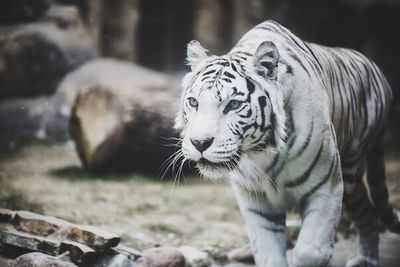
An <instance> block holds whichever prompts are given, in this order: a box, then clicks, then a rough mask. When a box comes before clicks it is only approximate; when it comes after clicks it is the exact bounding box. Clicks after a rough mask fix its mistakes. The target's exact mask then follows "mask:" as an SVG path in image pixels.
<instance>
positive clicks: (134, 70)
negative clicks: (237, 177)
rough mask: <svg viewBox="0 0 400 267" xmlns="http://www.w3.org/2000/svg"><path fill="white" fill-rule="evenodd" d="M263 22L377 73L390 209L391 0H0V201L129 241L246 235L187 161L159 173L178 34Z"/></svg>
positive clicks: (220, 48) (209, 42)
mask: <svg viewBox="0 0 400 267" xmlns="http://www.w3.org/2000/svg"><path fill="white" fill-rule="evenodd" d="M266 19H273V20H276V21H277V22H279V23H281V24H282V25H284V26H286V27H287V28H289V29H291V30H292V31H293V32H294V33H295V34H297V35H298V36H300V37H301V38H303V39H304V40H307V41H310V42H316V43H320V44H324V45H328V46H341V47H350V48H354V49H356V50H358V51H361V52H362V53H364V54H366V55H367V56H368V57H370V58H372V59H373V60H374V61H375V62H376V63H377V64H378V65H379V66H380V67H381V68H382V69H383V71H384V73H385V75H386V77H387V78H388V80H389V83H390V84H391V86H392V89H393V92H394V96H395V99H394V103H393V106H392V109H391V113H390V120H389V125H388V126H389V127H388V128H389V130H388V132H387V136H386V139H385V140H386V143H385V145H386V147H387V148H388V149H387V157H386V158H387V160H386V161H387V164H386V166H387V170H388V180H389V188H390V191H391V201H392V202H393V203H394V204H395V205H396V206H397V207H400V195H399V188H400V182H399V179H400V141H399V138H400V135H399V133H400V130H399V128H398V127H399V119H400V75H399V69H400V49H399V48H400V38H399V34H400V1H397V0H326V1H320V0H168V1H167V0H13V1H0V207H4V208H10V209H27V210H32V211H36V212H40V213H45V214H49V215H54V216H58V217H61V218H65V219H68V220H70V221H74V222H79V223H86V224H93V225H97V226H101V227H104V228H106V229H109V230H111V231H114V232H116V233H118V234H121V235H122V237H123V239H124V240H126V242H128V244H131V245H132V246H134V247H135V248H139V249H142V248H146V247H151V246H154V245H156V244H163V245H165V244H172V245H177V244H192V245H196V246H201V247H208V246H216V247H221V248H224V249H230V248H234V247H238V246H240V245H242V244H246V243H247V239H246V233H245V229H244V226H243V221H242V219H241V218H240V214H239V212H238V209H237V207H236V203H235V200H234V197H233V195H232V193H231V191H230V189H229V188H228V187H227V186H226V185H224V184H215V183H213V184H211V183H208V182H207V181H203V180H201V179H199V178H194V179H193V178H191V177H192V176H194V173H193V172H191V171H190V170H186V169H188V168H187V167H184V169H185V170H183V172H184V173H186V174H185V175H176V173H177V172H178V173H179V172H180V167H181V166H180V161H178V162H177V164H176V167H175V169H173V168H172V167H171V168H169V169H168V166H169V164H170V162H171V159H170V160H168V157H169V156H170V155H172V154H173V153H174V152H176V149H177V148H176V144H177V139H176V138H177V137H178V136H177V133H176V132H175V131H174V130H173V128H172V126H173V118H174V114H175V111H176V104H177V99H178V96H179V91H180V86H179V84H180V80H181V78H182V76H183V75H184V73H185V71H187V69H186V67H185V63H184V62H185V53H186V45H187V43H188V42H189V41H190V40H192V39H197V40H199V41H200V42H201V43H202V45H203V46H204V47H206V48H207V49H209V50H210V51H211V52H212V53H214V54H218V55H220V54H224V53H226V52H228V51H229V49H230V48H231V47H232V46H234V44H235V43H236V41H237V40H238V39H239V38H240V37H241V35H243V34H244V33H245V32H246V31H248V30H249V29H250V28H252V27H253V26H255V25H256V24H258V23H260V22H262V21H264V20H266ZM177 176H179V177H180V178H179V179H178V178H177ZM161 177H165V178H164V179H160V178H161ZM185 177H186V178H185ZM293 218H294V220H296V218H297V217H296V216H295V215H293ZM204 222H207V223H206V225H204ZM349 229H351V226H348V227H347V228H346V230H345V231H343V236H344V237H346V238H347V237H349V235H348V232H349V231H348V230H349ZM350 232H351V231H350Z"/></svg>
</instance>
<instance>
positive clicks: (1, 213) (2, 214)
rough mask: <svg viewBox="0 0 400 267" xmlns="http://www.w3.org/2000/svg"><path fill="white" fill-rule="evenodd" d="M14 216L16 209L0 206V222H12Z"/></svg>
mask: <svg viewBox="0 0 400 267" xmlns="http://www.w3.org/2000/svg"><path fill="white" fill-rule="evenodd" d="M14 216H15V212H14V211H12V210H8V209H2V208H0V223H5V222H11V221H12V219H13V218H14Z"/></svg>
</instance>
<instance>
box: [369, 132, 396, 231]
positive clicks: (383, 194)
mask: <svg viewBox="0 0 400 267" xmlns="http://www.w3.org/2000/svg"><path fill="white" fill-rule="evenodd" d="M385 181H386V174H385V162H384V145H383V134H380V135H379V137H378V139H377V141H376V142H375V144H374V145H373V147H372V149H371V150H370V151H369V153H368V167H367V182H368V186H369V191H370V194H371V199H372V201H373V202H374V204H375V207H376V210H377V212H378V214H379V215H380V218H381V220H382V222H383V223H384V224H385V225H386V227H387V228H388V229H389V230H390V231H392V232H394V233H397V234H400V221H399V217H398V216H397V214H396V213H395V211H394V210H393V207H392V205H391V204H390V203H389V194H388V189H387V186H386V182H385Z"/></svg>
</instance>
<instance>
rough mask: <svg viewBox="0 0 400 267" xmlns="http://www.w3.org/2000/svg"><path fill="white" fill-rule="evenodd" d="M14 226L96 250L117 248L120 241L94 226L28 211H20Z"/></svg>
mask: <svg viewBox="0 0 400 267" xmlns="http://www.w3.org/2000/svg"><path fill="white" fill-rule="evenodd" d="M13 225H14V226H15V228H16V229H18V230H20V231H23V232H26V233H29V234H36V235H41V236H49V235H51V236H52V238H54V239H58V240H64V239H68V240H71V241H75V242H79V243H82V244H85V245H87V246H89V247H91V248H95V249H106V248H111V247H115V246H116V245H118V243H119V241H120V237H119V236H117V235H115V234H112V233H109V232H106V231H104V230H102V229H99V228H96V227H93V226H86V225H77V224H72V223H69V222H67V221H64V220H61V219H58V218H55V217H51V216H43V215H39V214H36V213H32V212H27V211H18V212H17V213H16V215H15V217H14V220H13Z"/></svg>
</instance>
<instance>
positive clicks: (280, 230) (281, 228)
mask: <svg viewBox="0 0 400 267" xmlns="http://www.w3.org/2000/svg"><path fill="white" fill-rule="evenodd" d="M262 227H263V228H264V229H265V230H267V231H269V232H273V233H284V232H285V231H286V228H285V227H279V228H277V227H270V226H266V225H263V226H262Z"/></svg>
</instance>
